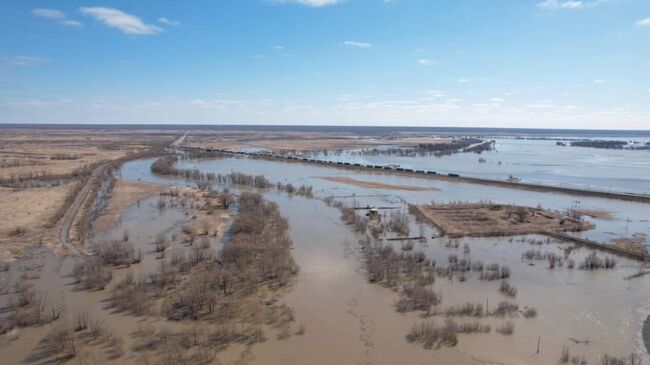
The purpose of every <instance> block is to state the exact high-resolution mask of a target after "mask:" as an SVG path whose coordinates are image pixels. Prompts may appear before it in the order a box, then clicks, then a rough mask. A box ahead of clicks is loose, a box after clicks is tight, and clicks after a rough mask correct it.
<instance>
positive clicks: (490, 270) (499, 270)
mask: <svg viewBox="0 0 650 365" xmlns="http://www.w3.org/2000/svg"><path fill="white" fill-rule="evenodd" d="M509 277H510V267H508V266H505V265H504V266H499V264H491V265H488V266H487V267H486V270H485V271H483V272H481V275H480V276H479V279H481V280H486V281H492V280H503V279H507V278H509Z"/></svg>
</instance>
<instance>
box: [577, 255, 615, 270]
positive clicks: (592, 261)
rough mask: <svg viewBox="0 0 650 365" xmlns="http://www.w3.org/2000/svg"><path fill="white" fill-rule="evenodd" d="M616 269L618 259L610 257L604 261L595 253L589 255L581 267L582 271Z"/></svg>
mask: <svg viewBox="0 0 650 365" xmlns="http://www.w3.org/2000/svg"><path fill="white" fill-rule="evenodd" d="M614 267H616V259H614V258H613V257H609V256H606V257H605V258H604V259H602V258H600V257H598V255H596V253H595V252H592V253H590V254H589V255H587V256H586V257H585V258H584V260H583V261H582V262H581V263H580V266H579V268H580V270H597V269H613V268H614Z"/></svg>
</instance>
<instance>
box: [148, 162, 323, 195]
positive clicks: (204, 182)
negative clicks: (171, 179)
mask: <svg viewBox="0 0 650 365" xmlns="http://www.w3.org/2000/svg"><path fill="white" fill-rule="evenodd" d="M177 161H178V157H176V156H166V157H162V158H160V159H158V160H156V161H155V162H154V163H153V164H152V165H151V172H153V173H155V174H159V175H168V176H179V177H183V178H186V179H191V180H194V181H195V182H196V183H197V184H198V186H199V188H200V189H209V188H210V187H211V185H212V184H214V183H218V184H221V185H241V186H248V187H251V188H257V189H270V188H276V189H278V190H280V191H284V192H286V193H289V194H295V195H301V196H305V197H308V198H313V196H314V193H313V188H312V187H311V186H306V185H300V186H299V187H295V186H294V185H293V184H291V183H288V184H282V183H277V184H273V183H271V182H270V181H269V180H268V179H267V178H266V177H265V176H264V175H248V174H244V173H241V172H236V171H231V172H230V173H227V174H215V173H211V172H207V173H206V172H202V171H200V170H198V169H179V168H176V167H175V164H176V162H177Z"/></svg>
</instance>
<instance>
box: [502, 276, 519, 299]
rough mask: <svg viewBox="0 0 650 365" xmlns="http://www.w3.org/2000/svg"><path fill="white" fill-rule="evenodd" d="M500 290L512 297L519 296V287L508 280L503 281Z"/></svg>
mask: <svg viewBox="0 0 650 365" xmlns="http://www.w3.org/2000/svg"><path fill="white" fill-rule="evenodd" d="M499 292H501V293H503V294H504V295H506V296H509V297H511V298H514V297H516V296H517V288H515V287H514V286H512V285H510V283H509V282H508V281H506V280H503V281H501V285H500V286H499Z"/></svg>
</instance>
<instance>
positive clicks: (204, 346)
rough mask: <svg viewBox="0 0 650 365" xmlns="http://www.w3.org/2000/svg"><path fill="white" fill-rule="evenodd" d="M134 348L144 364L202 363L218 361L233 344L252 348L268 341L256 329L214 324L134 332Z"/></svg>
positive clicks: (200, 364) (201, 364)
mask: <svg viewBox="0 0 650 365" xmlns="http://www.w3.org/2000/svg"><path fill="white" fill-rule="evenodd" d="M134 337H135V341H134V344H133V346H132V349H133V350H134V351H135V352H136V353H140V356H139V358H140V359H142V362H143V363H159V364H199V365H207V364H213V363H214V362H215V356H216V354H217V352H219V351H221V350H223V349H225V348H226V347H228V346H229V345H230V344H233V343H237V344H241V345H243V346H251V345H253V344H255V343H259V342H263V341H265V340H266V337H265V336H264V331H263V330H262V329H261V328H260V327H257V326H247V325H216V326H215V325H213V326H210V327H209V328H208V327H200V326H192V327H190V328H187V329H184V330H171V329H168V328H163V329H160V330H155V329H154V328H152V327H148V326H147V327H140V328H139V329H138V330H137V331H136V332H135V333H134Z"/></svg>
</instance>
